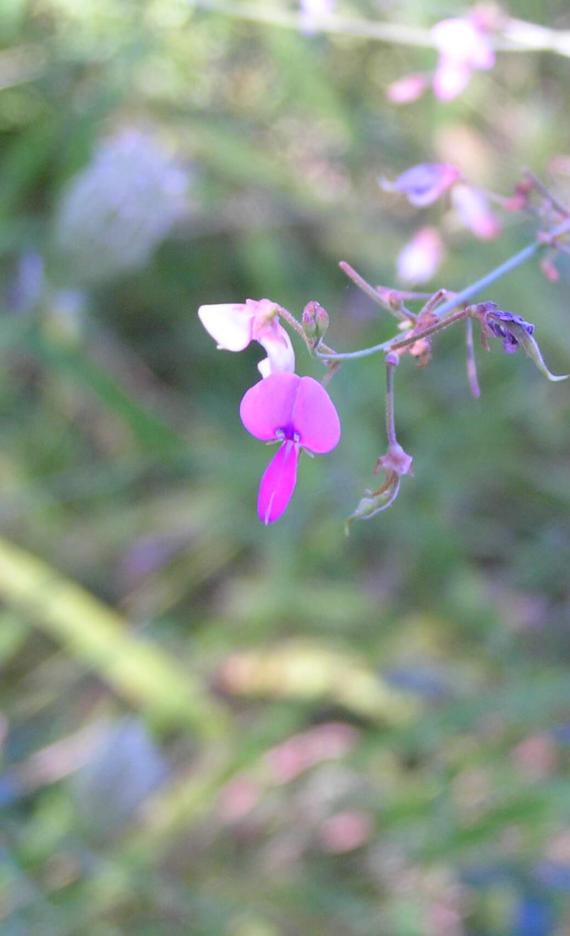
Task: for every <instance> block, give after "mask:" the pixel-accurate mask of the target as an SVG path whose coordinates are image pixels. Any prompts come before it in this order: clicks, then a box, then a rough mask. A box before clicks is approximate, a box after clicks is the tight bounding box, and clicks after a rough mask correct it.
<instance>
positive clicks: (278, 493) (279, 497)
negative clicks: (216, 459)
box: [257, 378, 299, 526]
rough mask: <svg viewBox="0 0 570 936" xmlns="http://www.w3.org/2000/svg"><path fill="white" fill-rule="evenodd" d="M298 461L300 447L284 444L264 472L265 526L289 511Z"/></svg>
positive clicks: (261, 506) (261, 512) (260, 506)
mask: <svg viewBox="0 0 570 936" xmlns="http://www.w3.org/2000/svg"><path fill="white" fill-rule="evenodd" d="M268 379H269V378H266V380H268ZM264 382H265V381H264ZM298 461H299V447H298V446H297V445H295V443H294V442H284V443H283V445H281V446H280V447H279V448H278V450H277V451H276V452H275V455H274V456H273V458H272V459H271V461H270V462H269V464H268V466H267V468H266V469H265V471H264V472H263V475H262V476H261V481H260V483H259V495H258V498H257V513H258V516H259V519H260V520H261V522H262V523H264V524H265V526H267V525H268V524H269V523H274V522H275V520H279V517H281V516H282V515H283V514H284V513H285V511H286V510H287V507H288V505H289V501H290V500H291V497H292V496H293V491H294V490H295V485H296V483H297V463H298Z"/></svg>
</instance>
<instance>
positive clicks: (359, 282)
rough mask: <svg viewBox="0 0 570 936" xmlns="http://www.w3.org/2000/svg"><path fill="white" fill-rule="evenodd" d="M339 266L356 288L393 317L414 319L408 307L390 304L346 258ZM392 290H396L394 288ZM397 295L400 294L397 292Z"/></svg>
mask: <svg viewBox="0 0 570 936" xmlns="http://www.w3.org/2000/svg"><path fill="white" fill-rule="evenodd" d="M339 267H340V269H341V270H342V272H343V273H345V274H346V276H348V278H349V279H350V280H352V282H353V283H354V284H355V286H358V288H359V289H361V290H362V292H363V293H366V295H367V296H370V298H371V299H372V301H373V302H375V303H376V304H377V305H379V306H381V307H382V308H383V309H386V311H387V312H389V313H390V314H391V315H393V316H394V317H395V318H397V319H399V320H400V321H401V322H410V321H414V320H415V315H414V314H413V312H410V310H409V309H406V308H405V307H403V306H402V305H400V306H393V305H390V303H389V302H388V301H387V300H386V299H385V298H383V297H382V295H381V293H380V292H379V290H378V289H377V288H376V287H375V286H372V285H371V284H370V283H368V282H367V281H366V280H365V279H364V277H363V276H361V275H360V273H357V272H356V270H355V269H354V267H351V265H350V263H347V262H346V260H341V261H340V263H339ZM394 292H396V291H395V290H394ZM398 295H400V294H399V293H398Z"/></svg>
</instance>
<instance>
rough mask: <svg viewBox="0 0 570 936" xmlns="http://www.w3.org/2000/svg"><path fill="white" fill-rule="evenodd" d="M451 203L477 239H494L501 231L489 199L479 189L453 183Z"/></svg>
mask: <svg viewBox="0 0 570 936" xmlns="http://www.w3.org/2000/svg"><path fill="white" fill-rule="evenodd" d="M451 203H452V205H453V207H454V209H455V211H456V213H457V215H458V217H459V219H460V220H461V221H462V223H463V224H464V225H465V227H467V228H469V230H470V231H471V233H472V234H474V235H475V237H478V238H479V240H494V239H495V238H496V237H498V236H499V234H500V233H501V225H500V224H499V221H498V218H497V217H496V215H495V214H494V212H493V210H492V208H491V205H490V202H489V199H488V198H487V196H486V195H485V193H484V192H482V191H481V190H480V189H476V188H473V187H472V186H471V185H464V184H463V183H461V184H459V185H455V186H454V188H453V191H452V193H451Z"/></svg>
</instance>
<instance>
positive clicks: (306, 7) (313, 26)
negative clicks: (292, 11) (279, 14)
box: [301, 0, 334, 34]
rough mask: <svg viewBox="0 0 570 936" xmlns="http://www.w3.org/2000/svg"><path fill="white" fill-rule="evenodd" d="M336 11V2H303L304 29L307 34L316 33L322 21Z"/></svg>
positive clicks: (306, 0) (319, 0)
mask: <svg viewBox="0 0 570 936" xmlns="http://www.w3.org/2000/svg"><path fill="white" fill-rule="evenodd" d="M333 9H334V0H301V19H302V23H303V25H302V29H303V32H305V33H308V34H310V33H314V32H316V30H317V29H318V28H319V26H320V21H321V20H322V19H326V18H327V16H331V14H332V12H333Z"/></svg>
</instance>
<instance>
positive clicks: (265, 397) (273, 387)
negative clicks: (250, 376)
mask: <svg viewBox="0 0 570 936" xmlns="http://www.w3.org/2000/svg"><path fill="white" fill-rule="evenodd" d="M304 379H305V380H306V379H307V378H304ZM300 383H301V378H300V377H298V376H297V374H271V375H270V376H269V377H265V379H264V380H260V381H259V383H256V384H254V386H253V387H251V388H250V389H249V390H248V391H247V393H246V394H245V396H244V397H243V399H242V401H241V405H240V411H239V413H240V417H241V421H242V423H243V424H244V426H245V428H246V429H247V431H248V432H251V434H252V436H255V438H256V439H261V440H262V441H263V442H272V441H273V440H274V439H275V431H276V430H277V429H285V428H286V427H287V426H290V425H291V418H292V411H293V404H294V402H295V397H296V394H297V389H298V387H299V384H300Z"/></svg>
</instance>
